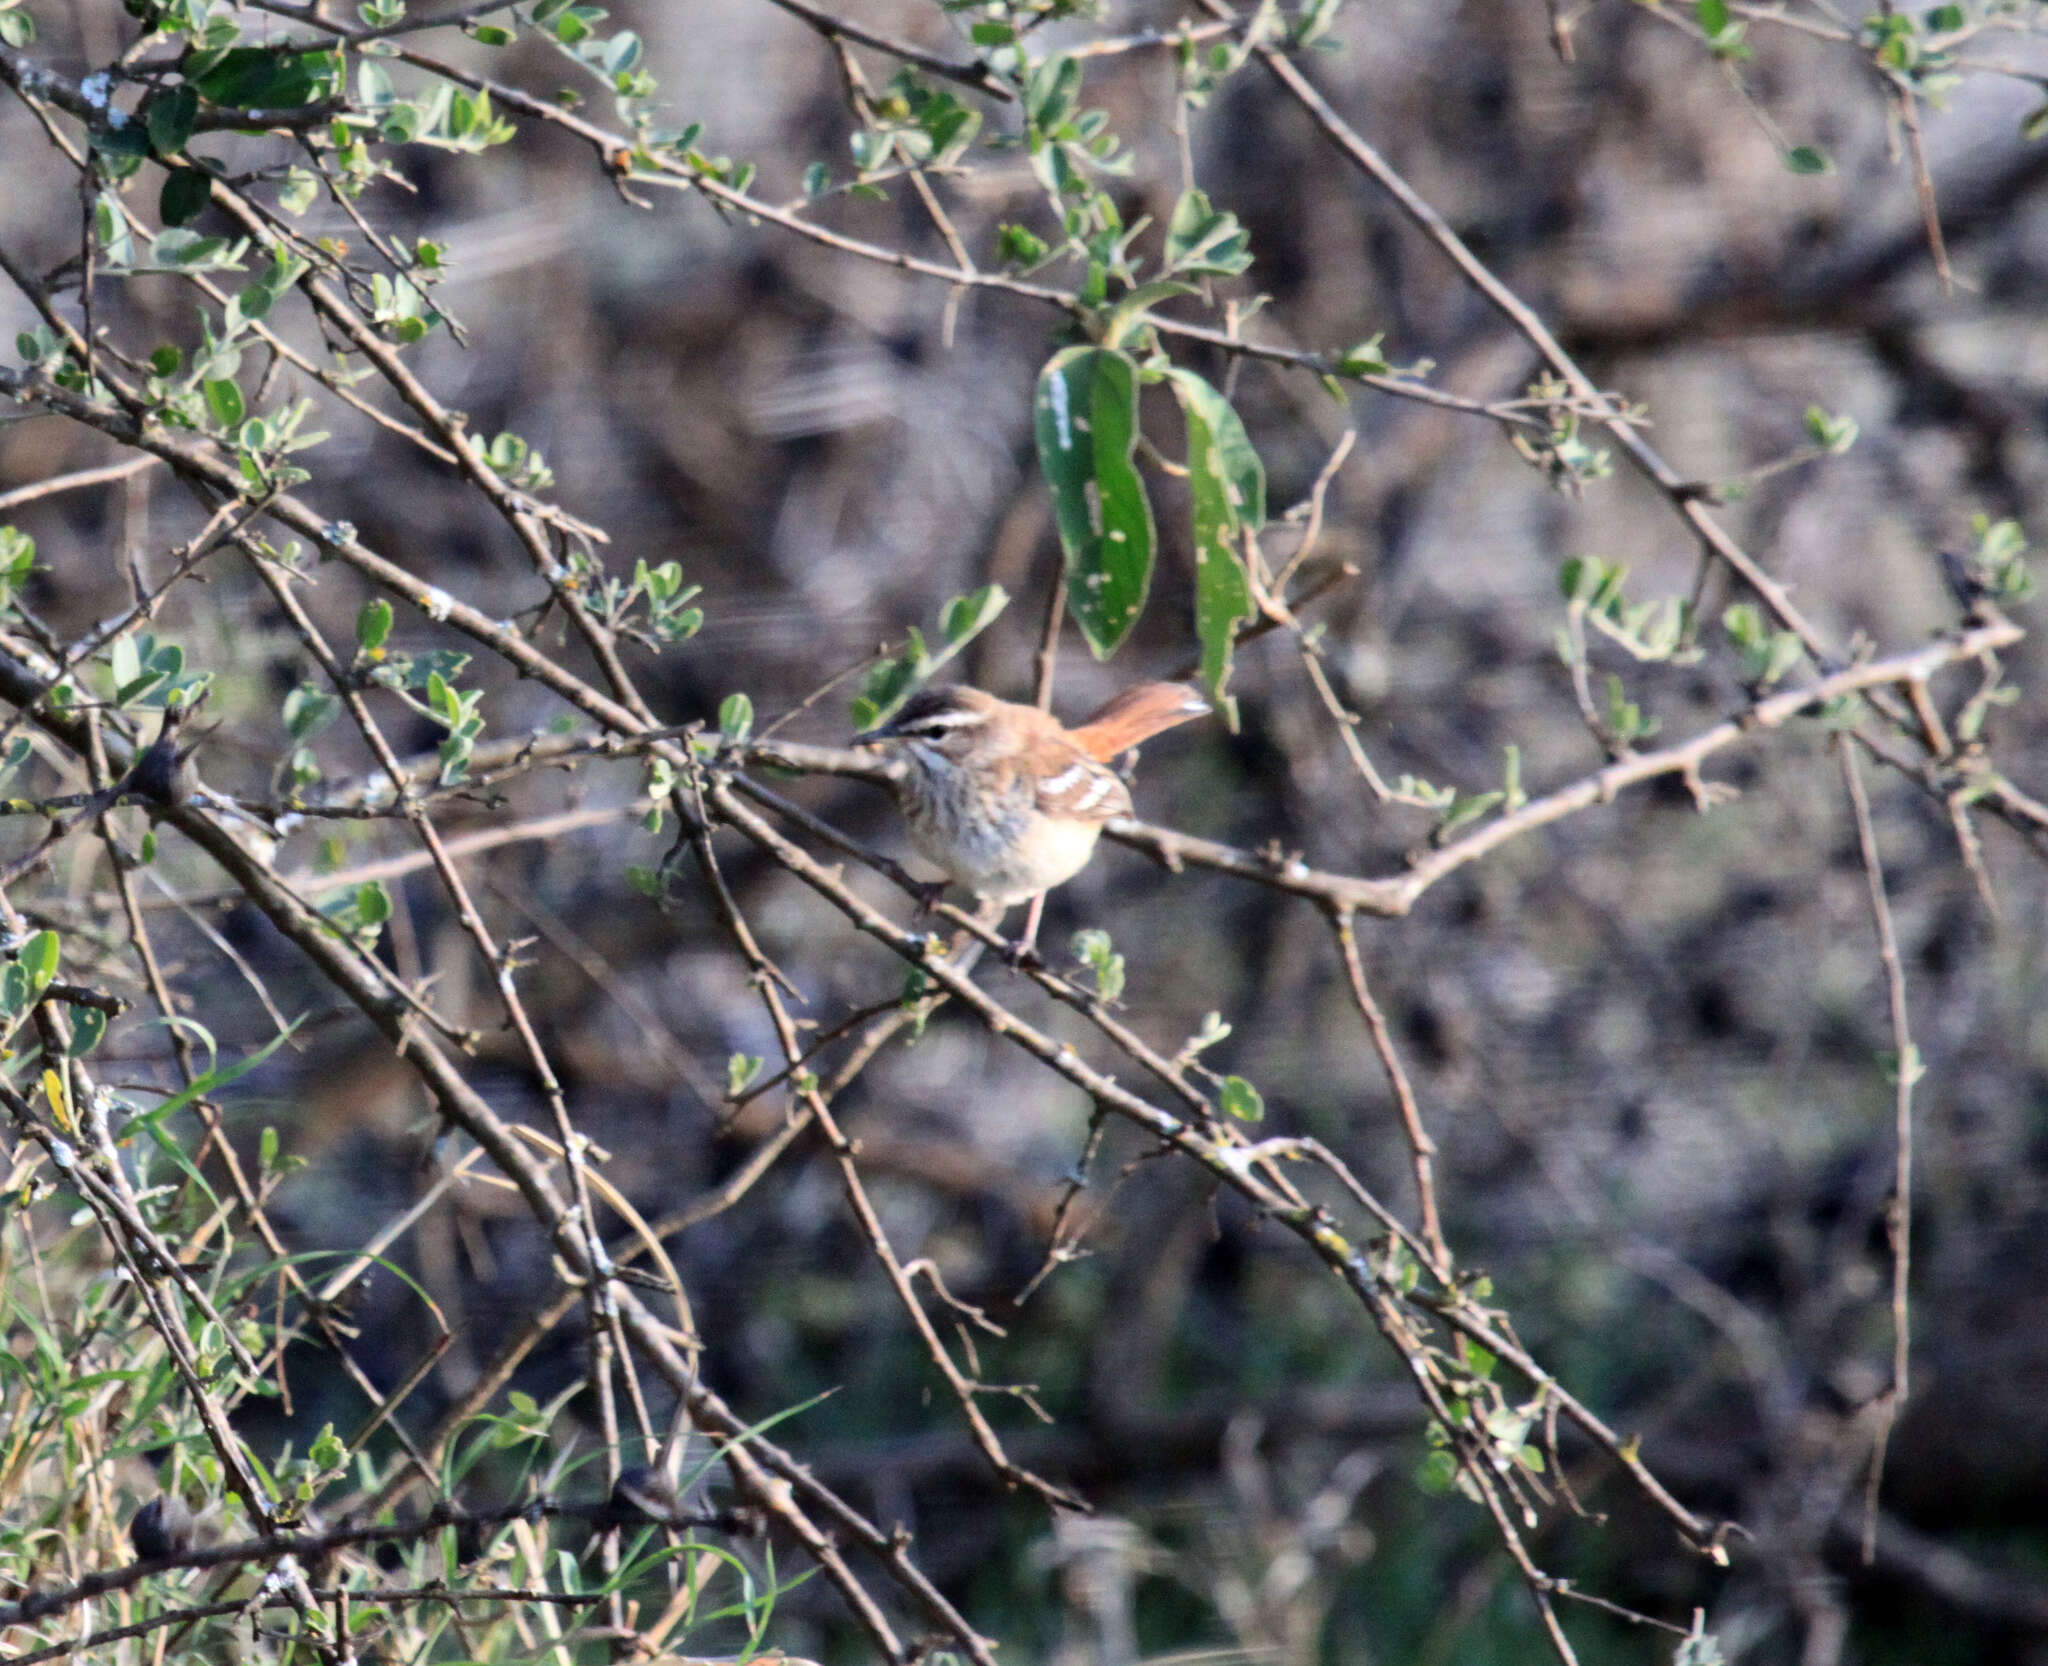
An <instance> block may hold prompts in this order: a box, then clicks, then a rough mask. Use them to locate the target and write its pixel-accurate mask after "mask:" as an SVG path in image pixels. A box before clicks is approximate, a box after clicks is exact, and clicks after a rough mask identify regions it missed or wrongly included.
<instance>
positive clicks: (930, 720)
mask: <svg viewBox="0 0 2048 1666" xmlns="http://www.w3.org/2000/svg"><path fill="white" fill-rule="evenodd" d="M987 720H988V713H986V712H978V711H975V710H973V709H972V708H971V707H967V706H960V707H956V708H955V709H953V710H952V711H942V712H933V713H932V714H931V715H930V716H929V717H919V718H913V719H912V720H911V724H910V727H911V728H912V729H915V730H917V731H919V732H931V731H937V732H939V733H941V734H945V733H949V732H950V731H952V730H954V729H968V728H972V727H973V726H974V725H975V724H977V723H984V722H986V721H987Z"/></svg>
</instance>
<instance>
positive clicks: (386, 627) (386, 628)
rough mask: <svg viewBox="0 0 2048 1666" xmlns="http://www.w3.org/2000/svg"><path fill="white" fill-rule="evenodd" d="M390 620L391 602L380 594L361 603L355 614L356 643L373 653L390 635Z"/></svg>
mask: <svg viewBox="0 0 2048 1666" xmlns="http://www.w3.org/2000/svg"><path fill="white" fill-rule="evenodd" d="M391 620H392V612H391V604H390V603H389V602H387V601H386V600H384V598H383V597H382V596H377V597H374V598H372V599H371V600H370V601H367V602H365V603H363V610H362V612H360V613H358V614H357V615H356V645H357V646H358V647H360V648H362V649H363V650H364V651H365V652H367V653H375V652H376V651H377V650H378V649H379V648H381V647H383V646H384V642H385V639H386V638H387V637H389V636H390V635H391Z"/></svg>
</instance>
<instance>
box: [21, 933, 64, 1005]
mask: <svg viewBox="0 0 2048 1666" xmlns="http://www.w3.org/2000/svg"><path fill="white" fill-rule="evenodd" d="M61 948H62V945H61V944H60V943H59V941H58V938H57V934H56V933H55V932H54V931H39V932H37V933H36V934H35V935H34V936H33V937H31V938H30V939H29V940H28V941H27V942H26V943H24V944H22V946H21V964H22V965H23V967H24V968H26V969H27V972H28V977H29V987H30V989H31V991H32V992H33V993H35V994H37V995H40V994H42V992H43V991H44V990H46V989H48V988H49V987H50V980H51V979H52V978H54V977H56V975H57V959H58V955H59V953H60V951H61Z"/></svg>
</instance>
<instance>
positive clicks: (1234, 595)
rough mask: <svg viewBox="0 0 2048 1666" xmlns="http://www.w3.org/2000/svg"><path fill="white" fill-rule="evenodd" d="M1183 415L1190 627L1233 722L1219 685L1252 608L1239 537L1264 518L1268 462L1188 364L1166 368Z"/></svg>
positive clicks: (1212, 689)
mask: <svg viewBox="0 0 2048 1666" xmlns="http://www.w3.org/2000/svg"><path fill="white" fill-rule="evenodd" d="M1168 375H1169V377H1170V379H1171V381H1172V384H1173V391H1174V395H1175V397H1176V398H1178V399H1179V400H1180V406H1181V414H1182V415H1183V416H1184V417H1185V418H1186V420H1187V434H1188V453H1187V458H1188V487H1189V496H1190V497H1191V499H1192V501H1193V508H1194V548H1195V635H1196V636H1197V637H1198V638H1199V639H1200V640H1201V644H1202V682H1203V685H1204V686H1205V687H1206V688H1207V689H1208V690H1209V695H1210V698H1211V699H1213V700H1214V701H1215V702H1216V705H1217V707H1218V709H1219V710H1221V711H1222V713H1223V716H1224V721H1225V722H1227V723H1228V724H1229V725H1230V727H1231V728H1232V729H1233V730H1234V729H1236V727H1237V704H1236V702H1235V701H1234V700H1232V699H1230V698H1229V696H1228V695H1226V694H1225V693H1224V687H1223V685H1224V684H1225V682H1226V681H1228V680H1229V677H1230V656H1231V651H1232V649H1233V648H1234V647H1235V645H1236V642H1237V627H1238V626H1239V625H1240V624H1241V623H1242V622H1244V621H1245V620H1247V619H1251V618H1253V617H1255V616H1256V614H1257V611H1258V610H1257V608H1256V606H1255V605H1254V603H1253V600H1252V589H1251V579H1250V575H1249V574H1248V573H1247V572H1246V571H1245V567H1244V558H1243V556H1242V555H1241V554H1240V553H1239V547H1238V539H1239V536H1240V534H1242V533H1243V532H1244V531H1246V530H1250V531H1252V532H1256V531H1258V529H1259V528H1260V527H1261V526H1263V525H1264V524H1265V519H1266V470H1265V466H1264V465H1263V464H1262V463H1261V462H1260V461H1259V454H1258V452H1257V451H1255V450H1254V449H1253V448H1252V443H1251V439H1250V437H1249V436H1248V435H1247V434H1246V433H1245V431H1244V423H1243V422H1242V421H1240V420H1239V418H1238V415H1237V412H1236V411H1234V410H1232V409H1231V407H1230V402H1229V401H1228V400H1227V399H1225V398H1224V397H1223V395H1222V394H1220V393H1218V392H1217V391H1216V390H1215V389H1214V388H1212V387H1211V386H1210V385H1209V384H1208V383H1207V382H1205V381H1203V380H1202V378H1201V377H1199V376H1197V375H1196V374H1195V373H1194V372H1193V371H1191V370H1173V371H1170V372H1168Z"/></svg>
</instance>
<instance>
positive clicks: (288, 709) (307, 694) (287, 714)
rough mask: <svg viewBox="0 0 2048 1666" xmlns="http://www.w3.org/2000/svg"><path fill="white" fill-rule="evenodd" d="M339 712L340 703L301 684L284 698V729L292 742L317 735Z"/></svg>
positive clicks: (329, 695)
mask: <svg viewBox="0 0 2048 1666" xmlns="http://www.w3.org/2000/svg"><path fill="white" fill-rule="evenodd" d="M340 711H341V702H340V701H339V700H337V699H336V698H335V697H334V696H333V695H331V694H328V693H326V692H324V691H323V690H320V689H317V688H313V687H311V686H310V685H308V684H306V683H301V684H300V685H299V686H298V687H297V688H295V689H293V690H292V691H291V693H289V694H287V695H286V696H285V697H284V728H285V733H286V734H288V735H289V736H291V738H292V741H293V742H294V743H295V744H296V743H297V742H300V741H303V740H306V739H307V738H309V737H310V736H312V735H315V734H317V733H319V731H320V730H322V729H324V728H325V727H326V726H327V725H328V724H329V723H331V722H333V721H334V719H335V717H336V716H337V715H338V714H339V713H340Z"/></svg>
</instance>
